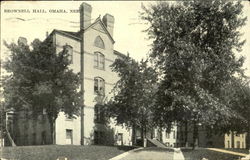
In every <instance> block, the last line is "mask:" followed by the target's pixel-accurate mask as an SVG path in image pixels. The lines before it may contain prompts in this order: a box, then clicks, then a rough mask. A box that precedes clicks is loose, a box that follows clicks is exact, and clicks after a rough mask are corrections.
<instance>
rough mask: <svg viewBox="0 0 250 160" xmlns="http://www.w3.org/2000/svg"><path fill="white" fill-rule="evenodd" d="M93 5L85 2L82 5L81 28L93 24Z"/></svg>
mask: <svg viewBox="0 0 250 160" xmlns="http://www.w3.org/2000/svg"><path fill="white" fill-rule="evenodd" d="M91 12H92V7H91V5H89V4H87V3H85V2H83V3H82V4H81V6H80V29H84V28H86V27H88V26H89V25H90V24H91Z"/></svg>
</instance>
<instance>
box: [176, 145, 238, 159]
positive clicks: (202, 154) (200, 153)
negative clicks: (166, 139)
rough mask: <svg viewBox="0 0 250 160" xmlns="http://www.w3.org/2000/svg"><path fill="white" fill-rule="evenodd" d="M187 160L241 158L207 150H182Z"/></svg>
mask: <svg viewBox="0 0 250 160" xmlns="http://www.w3.org/2000/svg"><path fill="white" fill-rule="evenodd" d="M181 151H182V153H183V155H184V158H185V160H201V159H202V158H207V159H208V160H239V157H240V156H236V155H232V154H228V153H221V152H216V151H211V150H208V149H205V148H198V149H195V150H192V149H181Z"/></svg>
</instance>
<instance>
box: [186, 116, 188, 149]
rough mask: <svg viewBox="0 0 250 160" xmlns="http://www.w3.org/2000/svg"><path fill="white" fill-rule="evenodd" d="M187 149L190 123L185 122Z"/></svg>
mask: <svg viewBox="0 0 250 160" xmlns="http://www.w3.org/2000/svg"><path fill="white" fill-rule="evenodd" d="M185 147H188V121H185Z"/></svg>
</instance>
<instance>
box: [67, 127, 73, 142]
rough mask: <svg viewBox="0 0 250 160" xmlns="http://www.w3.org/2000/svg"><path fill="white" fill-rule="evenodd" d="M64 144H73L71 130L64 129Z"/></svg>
mask: <svg viewBox="0 0 250 160" xmlns="http://www.w3.org/2000/svg"><path fill="white" fill-rule="evenodd" d="M66 144H73V130H72V129H66Z"/></svg>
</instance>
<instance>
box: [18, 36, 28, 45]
mask: <svg viewBox="0 0 250 160" xmlns="http://www.w3.org/2000/svg"><path fill="white" fill-rule="evenodd" d="M17 44H18V45H25V46H26V45H27V39H26V38H24V37H19V38H18V40H17Z"/></svg>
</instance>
